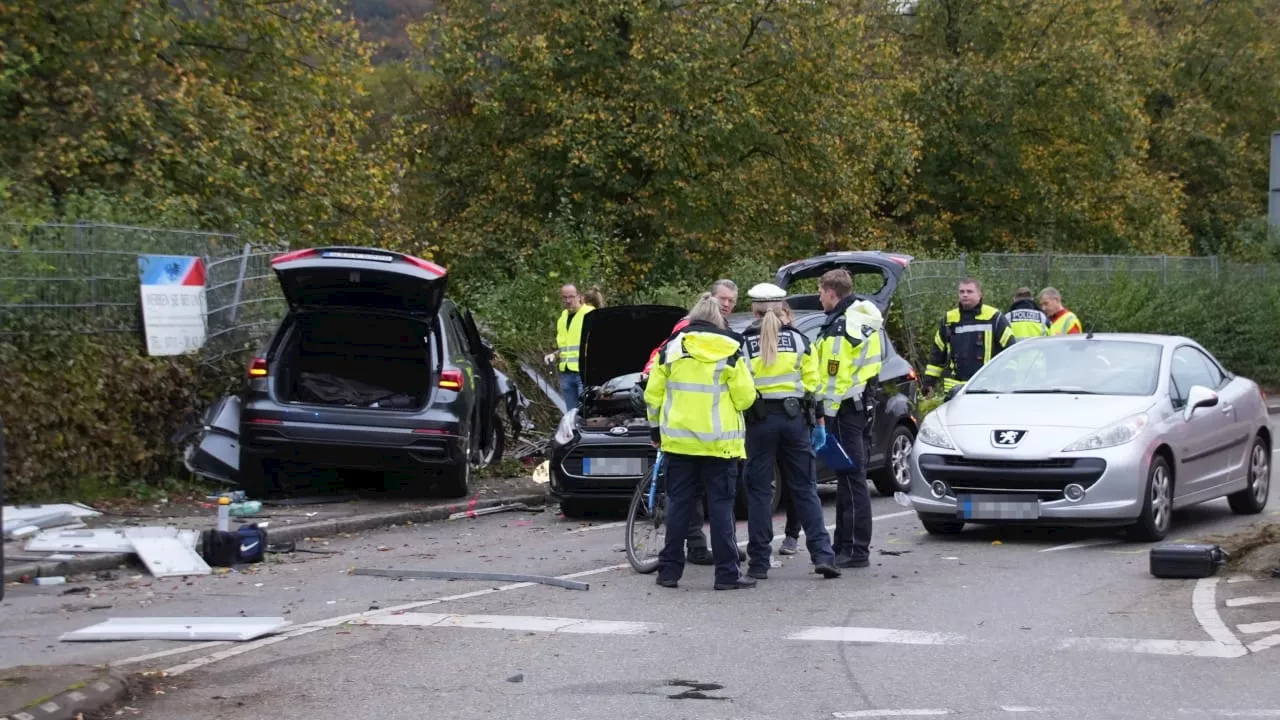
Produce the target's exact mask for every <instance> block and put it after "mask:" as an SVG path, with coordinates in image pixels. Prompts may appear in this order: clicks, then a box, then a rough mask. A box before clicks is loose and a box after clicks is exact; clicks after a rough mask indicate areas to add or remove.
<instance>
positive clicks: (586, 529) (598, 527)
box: [564, 520, 627, 535]
mask: <svg viewBox="0 0 1280 720" xmlns="http://www.w3.org/2000/svg"><path fill="white" fill-rule="evenodd" d="M626 524H627V521H626V520H620V521H618V522H611V523H604V524H603V525H588V526H586V527H580V528H574V529H572V530H566V531H565V532H564V534H565V535H573V534H577V533H589V532H594V531H596V530H612V529H613V528H616V527H625V526H626Z"/></svg>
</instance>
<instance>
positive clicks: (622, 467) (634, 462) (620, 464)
mask: <svg viewBox="0 0 1280 720" xmlns="http://www.w3.org/2000/svg"><path fill="white" fill-rule="evenodd" d="M582 474H583V475H644V458H593V457H589V458H583V459H582Z"/></svg>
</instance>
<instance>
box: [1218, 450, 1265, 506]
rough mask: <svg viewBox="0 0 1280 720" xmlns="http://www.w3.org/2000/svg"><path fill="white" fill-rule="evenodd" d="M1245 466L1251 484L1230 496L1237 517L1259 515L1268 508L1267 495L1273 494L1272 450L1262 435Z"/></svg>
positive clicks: (1229, 502) (1228, 499)
mask: <svg viewBox="0 0 1280 720" xmlns="http://www.w3.org/2000/svg"><path fill="white" fill-rule="evenodd" d="M1245 465H1246V470H1247V472H1248V473H1249V484H1248V485H1247V486H1246V487H1245V489H1243V490H1241V491H1240V492H1237V493H1232V494H1231V495H1228V496H1227V504H1229V505H1230V506H1231V512H1233V513H1235V514H1237V515H1257V514H1258V513H1260V512H1262V511H1263V510H1264V509H1265V508H1266V507H1267V495H1269V494H1270V492H1271V448H1269V447H1267V442H1266V438H1265V437H1263V436H1262V435H1261V434H1259V435H1258V436H1257V437H1255V438H1254V439H1253V445H1251V446H1249V455H1248V457H1246V458H1245Z"/></svg>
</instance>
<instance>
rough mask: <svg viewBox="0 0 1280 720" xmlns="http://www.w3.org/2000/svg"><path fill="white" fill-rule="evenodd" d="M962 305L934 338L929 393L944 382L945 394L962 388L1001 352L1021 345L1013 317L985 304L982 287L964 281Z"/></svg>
mask: <svg viewBox="0 0 1280 720" xmlns="http://www.w3.org/2000/svg"><path fill="white" fill-rule="evenodd" d="M957 290H958V293H959V304H958V306H957V307H953V308H951V309H950V310H948V311H947V314H946V315H945V316H943V318H942V322H941V323H940V324H939V325H938V330H937V331H936V332H935V333H934V335H933V352H932V354H931V355H930V356H929V364H928V365H927V366H926V367H925V369H924V382H923V384H924V389H925V392H932V391H933V389H934V387H935V386H936V385H937V383H938V381H939V380H941V381H942V390H943V392H950V391H951V389H952V388H956V387H960V386H961V385H964V384H965V383H966V382H968V381H969V378H971V377H973V374H974V373H976V372H978V369H979V368H981V367H982V366H983V365H986V364H987V363H989V362H991V358H993V357H995V356H996V355H999V354H1000V351H1002V350H1004V349H1005V348H1007V347H1009V346H1010V345H1013V344H1014V343H1015V342H1017V338H1015V337H1014V335H1013V328H1012V327H1010V326H1009V318H1008V316H1006V315H1005V314H1004V313H1002V312H1000V311H999V310H997V309H995V308H994V307H991V306H990V305H985V304H983V302H982V285H980V284H979V283H978V281H977V280H974V279H973V278H965V279H964V280H961V281H960V285H959V286H958V288H957Z"/></svg>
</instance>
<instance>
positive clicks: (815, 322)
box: [550, 251, 919, 520]
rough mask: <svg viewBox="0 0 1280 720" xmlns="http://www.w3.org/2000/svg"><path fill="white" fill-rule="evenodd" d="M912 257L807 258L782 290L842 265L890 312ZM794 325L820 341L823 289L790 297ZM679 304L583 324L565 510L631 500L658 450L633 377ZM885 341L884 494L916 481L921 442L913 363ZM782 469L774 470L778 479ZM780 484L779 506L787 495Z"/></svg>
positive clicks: (787, 273)
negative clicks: (916, 446) (913, 464)
mask: <svg viewBox="0 0 1280 720" xmlns="http://www.w3.org/2000/svg"><path fill="white" fill-rule="evenodd" d="M910 262H911V257H910V256H908V255H901V254H897V253H883V252H870V251H858V252H835V253H828V254H826V255H820V256H817V257H812V258H808V259H806V260H800V261H797V262H794V263H791V264H789V265H785V266H783V267H782V268H779V269H778V272H777V274H776V276H775V278H774V282H775V283H776V284H777V285H778V286H780V287H782V288H784V289H788V288H792V287H793V286H794V285H795V284H796V283H798V282H801V281H804V280H812V279H816V278H818V277H821V276H822V274H823V273H825V272H827V271H828V270H833V269H837V268H843V269H845V270H848V271H849V273H850V274H851V275H853V276H854V280H855V282H854V287H855V294H857V295H858V296H859V297H861V298H863V299H866V300H869V301H871V302H872V303H874V304H875V305H876V306H877V307H878V308H880V312H881V313H884V314H886V315H887V314H888V311H889V306H890V303H891V301H892V299H893V295H894V292H895V291H896V289H897V287H898V282H899V281H900V280H901V278H902V275H903V273H904V272H905V270H906V267H907V265H908V264H910ZM787 303H788V305H790V306H791V308H792V310H793V312H794V314H795V318H796V319H795V324H796V329H798V330H800V331H801V332H802V333H804V334H805V335H806V336H807V337H809V339H810V340H814V339H815V338H816V337H817V334H818V330H819V329H820V328H821V327H822V323H823V320H824V318H825V313H823V312H822V306H821V304H820V303H819V302H818V296H817V295H816V294H792V295H790V296H788V298H787ZM684 315H685V310H684V309H682V308H677V307H671V306H664V305H628V306H619V307H607V308H601V309H599V310H596V311H594V312H592V313H590V314H588V315H587V316H586V319H585V321H584V322H583V328H582V350H581V354H580V369H581V373H582V382H583V387H584V393H583V398H582V401H581V402H580V403H579V406H578V407H577V408H571V409H570V410H569V411H568V412H567V413H565V415H564V416H563V417H562V418H561V420H560V425H559V427H558V428H557V429H556V433H555V436H554V437H553V438H552V441H551V463H550V464H551V468H550V470H551V473H550V475H551V492H552V494H553V495H554V496H555V497H556V498H557V499H559V500H560V508H561V510H562V511H563V512H564V514H565V515H566V516H569V517H580V516H582V515H584V514H586V513H587V512H589V511H590V509H591V506H592V505H593V504H595V503H599V502H602V501H616V502H623V501H626V500H629V499H630V498H631V495H632V493H633V492H634V491H635V487H636V484H637V483H639V482H640V481H641V479H643V476H644V472H645V469H646V468H648V467H650V466H651V464H652V463H653V460H654V458H655V457H656V453H657V451H656V450H655V449H654V448H653V447H652V445H651V444H650V442H649V424H648V422H647V421H646V419H645V417H644V414H643V411H642V408H643V405H644V403H643V400H641V399H639V398H634V397H633V393H634V392H636V389H635V388H636V383H637V382H638V381H639V379H640V373H641V371H642V370H643V369H644V365H645V362H646V361H647V360H648V358H649V353H650V352H652V350H653V349H654V348H655V347H657V346H658V345H659V344H660V343H661V342H662V341H663V340H665V339H666V338H667V337H669V336H670V334H671V329H672V327H673V326H674V325H675V324H676V322H677V321H679V320H680V318H682V317H684ZM751 319H752V316H751V314H750V313H735V314H734V315H731V316H730V318H729V326H730V329H732V330H734V331H736V332H742V331H743V330H745V329H746V328H747V326H748V325H749V324H750V323H751ZM887 335H888V333H886V338H885V357H884V360H883V363H882V369H881V372H880V387H879V389H878V390H877V395H876V398H875V400H876V402H875V416H874V418H873V420H872V422H873V426H872V441H871V448H870V455H871V457H870V462H869V463H868V464H867V469H868V471H869V476H870V481H871V482H872V483H873V484H874V485H875V487H876V489H877V490H878V491H879V492H880V493H881V494H884V495H892V494H893V493H894V492H897V491H903V492H905V491H906V490H907V489H908V487H909V486H910V476H909V474H908V465H907V459H908V456H909V454H910V452H911V447H912V444H913V443H914V442H915V434H916V428H917V418H916V415H915V407H916V400H917V395H918V390H919V383H918V377H917V374H916V371H915V369H914V368H912V366H911V363H910V362H909V361H908V360H907V359H906V358H904V357H902V356H901V355H899V354H898V352H897V350H896V349H895V347H894V345H893V342H892V341H891V340H890V339H889V338H888V337H887ZM776 472H777V471H776V470H775V476H776ZM818 473H819V482H833V481H834V480H835V476H834V474H833V473H832V472H831V471H830V470H828V469H827V468H826V467H824V466H823V465H822V463H821V461H819V467H818ZM777 488H780V485H779V484H778V483H775V492H774V496H773V506H774V509H777V507H778V506H779V505H780V503H781V500H782V497H781V495H782V493H781V492H780V491H779V490H778V489H777ZM738 495H739V497H738V501H737V503H736V508H735V513H736V515H737V517H738V519H740V520H741V519H745V518H746V500H745V499H746V493H745V491H744V489H743V488H742V487H739V492H738Z"/></svg>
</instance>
